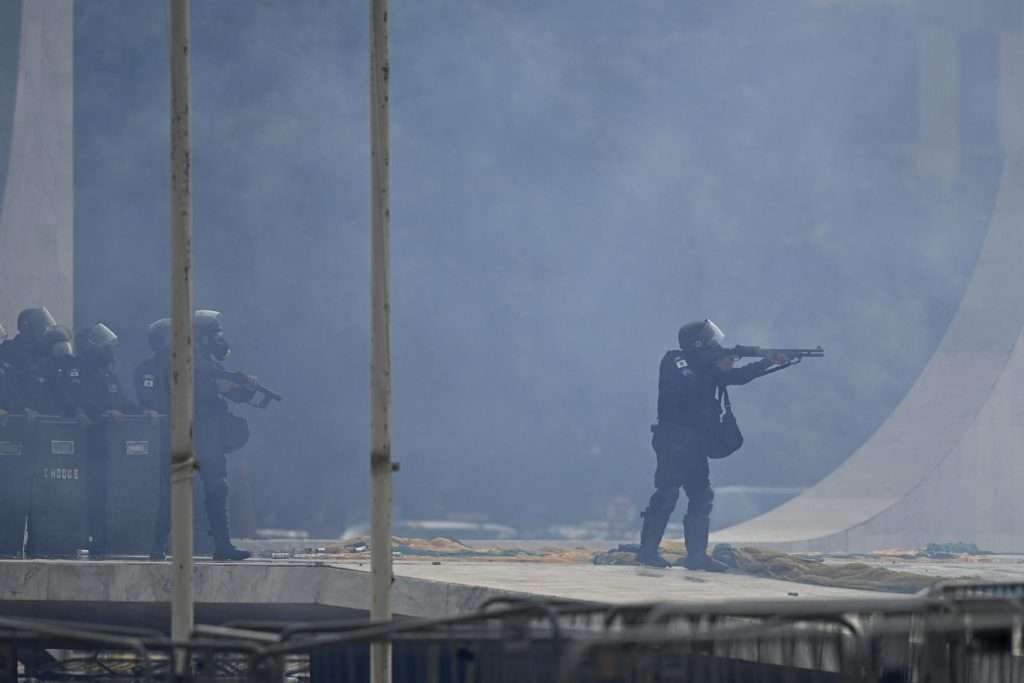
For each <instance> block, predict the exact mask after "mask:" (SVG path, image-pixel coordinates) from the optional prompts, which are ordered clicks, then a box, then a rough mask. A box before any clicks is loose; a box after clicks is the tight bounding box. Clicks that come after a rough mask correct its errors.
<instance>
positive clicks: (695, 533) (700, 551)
mask: <svg viewBox="0 0 1024 683" xmlns="http://www.w3.org/2000/svg"><path fill="white" fill-rule="evenodd" d="M710 526H711V518H710V517H703V516H702V517H696V516H694V515H686V516H685V517H683V538H684V539H685V540H686V557H685V558H683V561H682V562H681V563H680V564H682V565H683V566H684V567H686V568H687V569H693V570H695V571H706V572H725V571H728V570H729V568H728V567H727V566H725V565H724V564H722V563H721V562H719V561H718V560H715V559H712V558H710V557H708V530H709V528H710Z"/></svg>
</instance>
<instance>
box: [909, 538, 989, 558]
mask: <svg viewBox="0 0 1024 683" xmlns="http://www.w3.org/2000/svg"><path fill="white" fill-rule="evenodd" d="M923 554H924V556H925V557H930V558H932V559H933V560H951V559H953V558H956V557H960V556H961V555H992V554H993V553H991V552H989V551H987V550H978V546H977V545H976V544H974V543H965V542H964V541H957V542H955V543H929V544H928V545H927V547H925V549H924V551H923Z"/></svg>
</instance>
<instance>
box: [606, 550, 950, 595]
mask: <svg viewBox="0 0 1024 683" xmlns="http://www.w3.org/2000/svg"><path fill="white" fill-rule="evenodd" d="M639 551H640V546H638V545H635V544H624V545H620V546H618V547H616V548H613V549H612V550H609V551H607V552H604V553H597V554H595V555H594V564H599V565H636V564H639V562H638V561H637V553H638V552H639ZM661 554H662V556H663V557H664V558H665V559H666V560H668V561H669V562H672V563H676V562H678V561H679V560H681V559H682V558H684V557H685V556H686V548H685V546H684V545H683V544H682V543H665V544H662V546H661ZM711 556H712V557H713V558H714V559H716V560H718V561H719V562H723V563H725V564H726V565H727V566H728V567H729V568H730V569H731V570H732V571H733V572H736V573H740V574H749V575H751V576H760V577H764V578H769V579H779V580H782V581H793V582H796V583H807V584H813V585H816V586H828V587H832V588H856V589H862V590H873V591H884V592H889V593H916V592H917V591H919V590H921V589H923V588H927V587H929V586H932V585H934V584H935V583H937V582H938V581H939V580H940V579H939V578H937V577H934V576H924V575H921V574H913V573H911V572H902V571H893V570H891V569H886V568H884V567H879V566H877V565H872V564H867V563H865V562H844V563H836V564H833V563H827V562H825V558H824V557H822V556H816V555H790V554H787V553H780V552H775V551H770V550H761V549H759V548H736V547H734V546H731V545H729V544H727V543H720V544H718V545H717V546H715V548H714V551H713V552H712V553H711Z"/></svg>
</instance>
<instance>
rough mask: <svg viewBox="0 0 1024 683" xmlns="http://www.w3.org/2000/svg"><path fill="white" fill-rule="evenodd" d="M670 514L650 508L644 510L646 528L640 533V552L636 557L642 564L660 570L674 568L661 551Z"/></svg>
mask: <svg viewBox="0 0 1024 683" xmlns="http://www.w3.org/2000/svg"><path fill="white" fill-rule="evenodd" d="M670 514H671V512H666V511H662V510H657V509H652V508H651V507H650V506H648V507H647V509H646V510H644V512H643V518H644V526H643V529H642V530H641V531H640V552H639V553H637V555H636V559H637V561H638V562H640V564H646V565H648V566H651V567H660V568H665V567H671V566H672V563H671V562H669V561H668V560H666V559H665V558H664V557H662V556H661V552H660V551H659V547H660V546H661V537H662V536H664V535H665V527H666V526H668V518H669V515H670Z"/></svg>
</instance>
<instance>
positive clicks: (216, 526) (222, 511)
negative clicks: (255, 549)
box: [206, 501, 252, 562]
mask: <svg viewBox="0 0 1024 683" xmlns="http://www.w3.org/2000/svg"><path fill="white" fill-rule="evenodd" d="M218 502H220V501H214V502H213V504H211V505H208V506H207V508H206V515H207V517H209V518H210V535H211V536H213V559H214V560H217V561H218V562H238V561H240V560H247V559H249V558H250V557H252V553H250V552H249V551H248V550H242V549H241V548H236V547H235V546H234V545H232V544H231V532H230V531H229V527H228V506H227V501H223V502H221V504H219V505H218V504H217V503H218Z"/></svg>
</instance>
